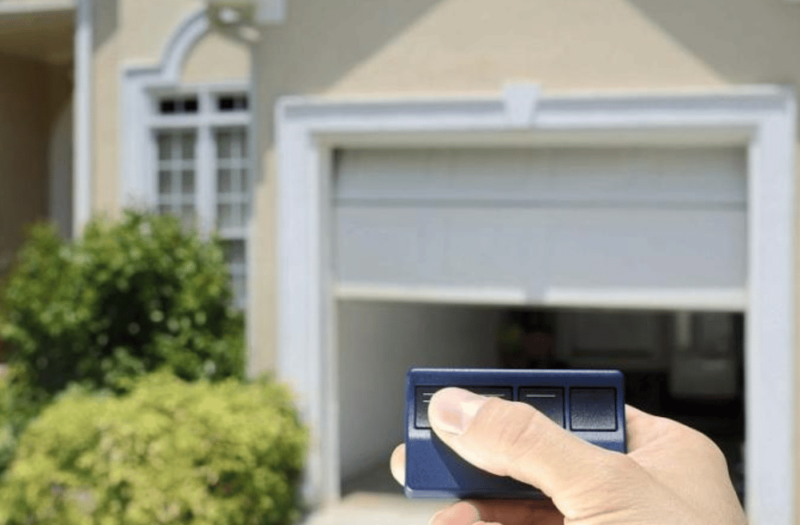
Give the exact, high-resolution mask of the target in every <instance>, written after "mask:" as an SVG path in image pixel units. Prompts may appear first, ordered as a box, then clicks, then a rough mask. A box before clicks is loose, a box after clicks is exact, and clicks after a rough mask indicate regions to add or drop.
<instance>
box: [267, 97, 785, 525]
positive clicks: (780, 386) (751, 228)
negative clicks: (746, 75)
mask: <svg viewBox="0 0 800 525" xmlns="http://www.w3.org/2000/svg"><path fill="white" fill-rule="evenodd" d="M795 118H796V107H795V98H794V93H793V92H792V91H791V90H790V89H788V88H784V87H781V86H756V87H741V88H735V89H727V90H720V91H707V92H695V93H687V92H655V93H634V94H604V95H600V94H584V95H569V96H567V95H563V96H555V95H541V96H539V95H538V93H537V92H536V90H535V89H531V88H530V87H527V88H525V87H514V86H512V87H510V88H507V89H506V91H505V93H504V94H501V95H498V96H494V97H491V96H487V97H474V98H463V97H461V98H457V97H451V98H447V97H444V98H443V97H438V98H427V99H416V98H413V99H412V98H409V99H349V100H331V99H325V98H297V97H291V98H284V99H282V100H281V101H279V103H278V106H277V111H276V127H277V154H278V173H277V177H278V181H277V187H278V191H279V195H278V224H279V232H278V261H279V276H278V286H279V290H278V302H279V303H278V304H279V308H278V312H279V320H278V343H279V346H278V352H279V354H278V372H279V375H280V378H281V379H282V380H285V381H288V382H289V383H290V384H291V385H292V386H293V388H294V389H295V390H296V392H297V393H298V399H299V400H300V407H301V411H302V413H303V415H304V417H305V418H306V421H307V422H308V423H309V424H310V426H311V428H312V430H313V432H314V433H315V434H316V435H315V439H314V440H313V443H314V444H313V445H312V448H311V451H310V457H309V461H310V463H309V470H308V485H307V495H308V496H309V497H310V501H311V502H315V503H320V502H324V501H327V500H331V499H336V498H338V497H339V492H338V491H339V488H338V483H339V479H338V475H339V472H338V463H337V458H338V426H337V425H338V422H337V421H336V416H335V414H336V413H337V404H336V403H337V401H336V395H337V394H336V393H337V384H336V381H337V379H336V372H335V355H336V348H335V324H334V323H335V316H336V312H335V300H334V297H335V294H336V283H334V280H333V276H332V273H331V270H330V268H331V255H330V249H331V248H330V246H329V245H328V242H329V239H330V237H331V236H330V231H329V228H330V226H329V225H330V220H329V217H330V213H331V209H330V207H331V204H330V203H331V188H330V180H329V179H330V178H331V168H330V157H331V155H332V152H333V151H334V150H335V148H347V147H352V146H354V145H358V146H360V147H365V146H367V147H368V146H369V145H370V144H376V145H377V144H380V145H391V144H402V145H404V146H415V147H432V146H433V145H449V146H453V145H465V144H471V145H475V144H476V143H485V144H491V145H502V144H504V143H506V144H508V143H512V142H513V143H514V144H517V145H518V144H520V143H523V142H524V141H526V140H527V141H530V142H529V143H531V144H534V143H536V142H537V141H541V140H544V141H546V142H549V143H553V141H558V140H561V141H564V143H565V144H583V145H594V144H603V145H611V144H618V145H620V146H625V145H631V144H641V143H649V144H663V143H668V144H684V145H686V144H697V143H698V142H697V141H698V140H699V141H700V143H704V144H714V145H726V146H735V147H743V148H746V149H747V151H748V156H747V157H748V166H747V172H748V173H747V174H748V181H749V183H748V184H749V186H748V255H747V257H748V261H747V267H748V276H747V290H745V291H737V290H734V291H729V292H725V291H722V292H725V293H722V292H721V293H720V294H718V295H717V296H714V297H706V298H705V299H704V301H705V302H709V304H710V303H711V302H713V303H714V305H715V307H716V306H717V305H718V306H720V307H722V306H724V305H725V304H727V305H728V306H729V307H730V308H733V307H734V306H735V307H742V308H744V310H745V311H746V314H747V318H746V319H747V336H746V337H747V341H746V343H747V344H746V347H747V349H746V356H745V362H746V376H747V378H746V379H747V390H746V398H747V399H746V408H745V410H746V412H747V414H748V419H747V423H746V435H747V442H746V471H747V480H746V483H747V487H746V494H747V509H748V513H749V516H750V520H751V522H752V523H755V524H770V525H790V524H792V523H793V520H794V511H795V502H794V495H795V492H796V490H797V488H798V484H797V480H796V478H795V465H796V451H795V439H794V436H795V427H796V425H795V422H796V413H795V398H794V397H795V390H794V371H795V367H794V351H795V339H794V326H795V317H794V315H795V306H794V290H795V271H794V266H795V252H794V214H795V205H794V195H795V182H794V169H795V161H794V154H795V139H796V130H795ZM478 141H483V142H478ZM342 292H344V293H345V294H346V293H347V292H348V290H347V288H346V287H345V288H344V289H343V290H342V289H340V290H339V293H342ZM350 292H353V290H350ZM362 292H363V291H362ZM576 294H577V292H576V291H572V292H571V293H570V294H567V295H568V296H571V297H573V298H574V297H576ZM631 297H632V296H630V294H629V295H628V299H627V300H632V299H631ZM562 299H563V298H562ZM584 299H586V298H585V297H584ZM662 299H663V298H662ZM668 299H669V301H668V303H669V304H670V305H672V306H677V305H678V304H687V305H692V304H695V303H696V301H697V300H698V298H696V297H692V296H691V293H690V291H683V292H679V291H676V295H675V296H674V297H670V298H668ZM700 299H703V298H700ZM582 300H583V299H582ZM673 301H674V302H673Z"/></svg>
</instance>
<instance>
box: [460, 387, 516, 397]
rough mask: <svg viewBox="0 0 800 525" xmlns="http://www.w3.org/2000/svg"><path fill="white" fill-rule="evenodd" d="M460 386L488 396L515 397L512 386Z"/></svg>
mask: <svg viewBox="0 0 800 525" xmlns="http://www.w3.org/2000/svg"><path fill="white" fill-rule="evenodd" d="M460 388H465V389H467V390H469V391H470V392H475V393H476V394H480V395H482V396H486V397H499V398H500V399H508V400H509V401H511V400H513V399H514V393H513V391H512V389H511V387H510V386H509V387H504V386H462V387H460Z"/></svg>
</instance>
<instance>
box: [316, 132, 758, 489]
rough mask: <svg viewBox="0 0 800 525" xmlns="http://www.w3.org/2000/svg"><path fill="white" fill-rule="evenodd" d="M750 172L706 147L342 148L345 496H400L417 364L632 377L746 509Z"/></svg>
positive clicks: (340, 357) (339, 311) (338, 254)
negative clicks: (707, 440) (708, 453)
mask: <svg viewBox="0 0 800 525" xmlns="http://www.w3.org/2000/svg"><path fill="white" fill-rule="evenodd" d="M746 166H747V154H746V151H745V150H744V149H743V148H740V147H731V146H717V145H714V144H694V145H686V144H661V145H657V146H654V145H652V144H651V145H640V146H626V147H619V146H611V145H607V146H597V145H595V146H581V145H559V146H545V145H540V146H536V147H531V146H530V145H528V146H517V147H489V146H487V145H484V146H481V147H472V148H464V147H461V148H444V147H443V148H426V149H420V148H415V149H412V148H402V147H395V148H363V149H347V150H339V151H336V152H335V154H334V159H333V170H332V171H333V174H334V180H333V186H332V190H333V191H332V203H331V212H332V218H333V224H334V227H333V232H332V233H333V238H332V247H331V251H332V261H333V265H334V268H333V273H334V275H335V280H336V282H335V290H334V296H335V297H336V298H337V303H336V305H337V306H336V315H335V318H336V322H335V327H336V328H335V333H336V345H335V346H336V359H337V369H338V394H339V399H338V401H339V418H338V425H339V442H340V457H339V462H340V479H341V481H342V484H341V489H342V493H343V494H347V493H352V492H354V491H361V490H372V491H375V490H386V491H399V490H400V488H399V487H395V486H394V484H393V482H392V481H391V479H390V478H389V474H388V469H387V467H386V465H387V462H388V457H389V453H390V451H391V450H392V448H393V447H394V446H395V445H396V444H397V443H399V442H401V441H402V439H403V421H402V419H403V418H402V414H403V397H404V396H403V392H404V379H405V372H406V370H407V369H408V368H410V367H412V366H442V367H498V366H499V367H508V368H616V369H620V370H622V371H623V372H624V373H625V377H626V383H627V386H626V390H627V392H626V394H627V399H628V402H629V403H630V404H632V405H634V406H637V407H639V408H641V409H643V410H646V411H649V412H651V413H654V414H659V415H664V416H667V417H671V418H674V419H677V420H679V421H682V422H684V423H686V424H688V425H689V426H692V427H694V428H697V429H698V430H701V431H702V432H704V433H706V434H708V435H709V436H710V437H712V438H713V439H714V440H715V441H716V442H717V443H718V444H719V445H720V447H721V448H722V450H723V451H724V453H725V454H726V456H727V458H728V463H729V467H730V471H731V476H732V479H733V480H734V484H735V487H736V489H737V491H738V493H739V496H740V498H743V496H744V494H743V492H744V472H743V465H744V461H743V452H742V450H743V448H744V447H743V443H744V408H743V406H744V381H743V354H744V343H743V333H744V328H743V326H744V315H743V314H742V313H741V312H743V311H744V310H745V304H746V299H745V297H746V294H745V290H746V284H745V283H746V275H747V177H746Z"/></svg>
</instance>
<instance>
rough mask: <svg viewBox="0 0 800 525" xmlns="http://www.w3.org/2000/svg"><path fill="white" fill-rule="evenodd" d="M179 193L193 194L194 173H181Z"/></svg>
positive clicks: (186, 171) (185, 171)
mask: <svg viewBox="0 0 800 525" xmlns="http://www.w3.org/2000/svg"><path fill="white" fill-rule="evenodd" d="M181 191H182V192H183V195H184V196H186V195H192V194H194V172H193V171H189V170H184V171H183V172H181Z"/></svg>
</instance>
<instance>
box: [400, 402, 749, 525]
mask: <svg viewBox="0 0 800 525" xmlns="http://www.w3.org/2000/svg"><path fill="white" fill-rule="evenodd" d="M428 417H429V420H430V422H431V426H432V428H433V430H434V431H435V432H436V435H437V436H439V438H441V440H442V441H443V442H444V443H445V444H447V445H448V446H449V447H450V448H452V449H453V450H454V451H455V452H456V453H457V454H458V455H460V456H461V457H463V458H464V459H466V460H467V461H469V462H470V463H472V464H473V465H475V466H477V467H479V468H481V469H483V470H485V471H488V472H491V473H492V474H496V475H498V476H510V477H512V478H514V479H517V480H519V481H522V482H523V483H527V484H529V485H532V486H534V487H537V488H538V489H539V490H541V491H542V492H543V493H544V494H545V495H546V496H548V497H549V498H550V500H541V501H537V500H474V501H469V502H459V503H456V504H455V505H453V506H451V507H448V508H446V509H444V510H442V511H441V512H439V513H438V514H436V515H435V516H434V517H433V518H432V520H431V525H471V524H474V523H490V522H492V523H494V522H497V523H502V524H503V525H534V524H535V525H555V524H559V525H561V524H563V525H645V524H647V525H667V524H673V523H674V524H682V525H710V524H720V525H744V524H746V518H745V516H744V512H743V511H742V508H741V506H740V505H739V501H738V499H737V497H736V494H735V492H734V490H733V486H732V485H731V482H730V478H729V477H728V469H727V465H726V462H725V457H724V456H723V455H722V452H720V450H719V448H717V446H716V445H715V444H714V443H713V442H712V441H711V440H710V439H708V438H707V437H705V436H704V435H702V434H700V433H699V432H697V431H695V430H692V429H690V428H689V427H686V426H684V425H681V424H679V423H677V422H675V421H672V420H669V419H664V418H660V417H655V416H652V415H649V414H646V413H644V412H642V411H640V410H637V409H635V408H633V407H630V406H628V407H626V420H627V431H628V451H629V452H628V454H620V453H617V452H611V451H607V450H604V449H602V448H599V447H597V446H595V445H592V444H590V443H587V442H586V441H583V440H582V439H580V438H578V437H576V436H574V435H572V434H570V433H569V432H567V431H566V430H564V429H563V428H561V427H560V426H558V425H557V424H555V423H553V422H552V421H551V420H550V419H548V418H547V417H546V416H544V415H543V414H541V413H540V412H537V411H536V410H535V409H533V408H532V407H531V406H529V405H526V404H524V403H514V402H510V401H505V400H501V399H497V398H486V397H483V396H478V395H475V394H473V393H471V392H468V391H466V390H461V389H458V388H446V389H443V390H440V391H439V392H437V393H436V394H435V395H434V396H433V397H432V398H431V402H430V405H429V407H428ZM391 468H392V474H393V475H394V477H395V479H397V481H398V482H399V483H400V484H403V483H404V479H405V447H404V446H403V445H400V446H398V447H397V448H396V449H395V450H394V452H393V453H392V459H391Z"/></svg>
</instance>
